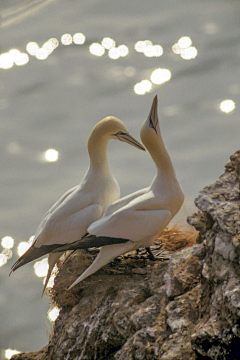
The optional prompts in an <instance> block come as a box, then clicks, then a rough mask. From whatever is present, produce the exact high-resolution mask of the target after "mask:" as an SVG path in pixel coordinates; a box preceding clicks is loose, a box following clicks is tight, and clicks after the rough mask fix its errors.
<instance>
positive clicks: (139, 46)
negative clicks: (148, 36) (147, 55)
mask: <svg viewBox="0 0 240 360" xmlns="http://www.w3.org/2000/svg"><path fill="white" fill-rule="evenodd" d="M149 45H152V42H151V41H150V40H144V41H142V40H140V41H137V42H136V44H135V45H134V49H135V50H136V51H137V52H143V51H144V49H145V47H146V46H149Z"/></svg>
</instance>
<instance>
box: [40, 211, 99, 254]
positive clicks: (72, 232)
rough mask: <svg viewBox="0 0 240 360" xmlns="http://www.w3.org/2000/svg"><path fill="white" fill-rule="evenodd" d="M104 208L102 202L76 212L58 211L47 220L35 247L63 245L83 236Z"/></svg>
mask: <svg viewBox="0 0 240 360" xmlns="http://www.w3.org/2000/svg"><path fill="white" fill-rule="evenodd" d="M102 213H103V209H102V206H101V205H100V204H91V205H88V206H86V207H85V208H84V209H82V210H79V211H76V212H74V213H69V214H68V213H67V211H64V213H63V214H61V213H59V212H58V213H56V214H53V216H52V217H50V218H49V220H48V221H47V222H46V224H45V226H44V228H43V229H42V232H41V234H40V235H39V237H38V238H37V239H36V242H35V247H38V248H39V247H41V246H43V245H45V246H46V245H50V246H51V245H55V244H59V245H63V244H66V243H71V242H73V241H76V240H78V239H79V238H81V237H82V236H83V235H84V234H85V233H86V232H87V228H88V226H89V225H90V224H91V223H92V222H94V221H96V220H98V219H100V217H101V216H102Z"/></svg>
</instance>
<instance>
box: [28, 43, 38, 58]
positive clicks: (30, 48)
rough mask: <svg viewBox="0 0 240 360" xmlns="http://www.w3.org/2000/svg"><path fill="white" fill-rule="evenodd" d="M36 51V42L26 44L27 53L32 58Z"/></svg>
mask: <svg viewBox="0 0 240 360" xmlns="http://www.w3.org/2000/svg"><path fill="white" fill-rule="evenodd" d="M38 49H39V46H38V44H37V43H36V42H34V41H31V42H29V43H28V44H27V46H26V50H27V52H28V53H29V54H30V55H32V56H35V55H36V53H37V51H38Z"/></svg>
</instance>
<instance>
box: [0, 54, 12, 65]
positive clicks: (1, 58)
mask: <svg viewBox="0 0 240 360" xmlns="http://www.w3.org/2000/svg"><path fill="white" fill-rule="evenodd" d="M13 65H14V62H13V59H12V57H11V55H10V54H9V53H3V54H2V55H0V68H2V69H11V67H13Z"/></svg>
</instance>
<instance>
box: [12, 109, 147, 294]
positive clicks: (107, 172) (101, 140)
mask: <svg viewBox="0 0 240 360" xmlns="http://www.w3.org/2000/svg"><path fill="white" fill-rule="evenodd" d="M110 139H115V140H120V141H123V142H126V143H128V144H131V145H133V146H135V147H137V148H138V149H141V150H145V148H144V147H143V146H142V145H141V144H140V143H139V142H138V141H137V140H136V139H134V138H133V137H132V136H131V135H130V134H129V133H128V131H127V129H126V126H125V125H124V124H123V122H122V121H121V120H119V119H117V118H116V117H113V116H109V117H106V118H104V119H103V120H101V121H99V122H98V123H97V124H96V125H95V127H94V128H93V130H92V132H91V134H90V137H89V139H88V154H89V158H90V166H89V169H88V171H87V173H86V174H85V176H84V178H83V180H82V182H81V183H80V184H79V185H77V186H75V187H73V188H72V189H70V190H68V191H67V192H66V193H65V194H64V195H63V196H62V197H61V198H60V199H59V200H58V201H57V202H56V203H55V204H54V205H53V206H52V207H51V208H50V210H48V212H47V213H46V214H45V216H44V218H43V220H42V221H41V223H40V225H39V227H38V229H37V231H36V234H35V237H34V242H33V244H32V246H31V247H30V248H29V249H28V250H27V251H26V252H25V253H24V254H23V255H22V256H21V257H20V258H19V259H18V260H17V261H16V262H15V264H14V265H13V266H12V271H15V270H17V269H18V268H19V267H21V266H22V265H25V264H27V263H29V262H30V261H33V260H35V259H37V258H39V257H41V256H43V255H45V254H48V253H50V254H49V257H48V263H49V269H48V273H47V277H46V281H45V286H44V289H43V293H44V290H45V288H46V286H47V283H48V281H49V278H50V275H51V272H52V270H53V267H54V265H55V264H56V263H57V261H58V259H59V258H60V256H61V255H62V254H63V253H57V254H53V253H51V252H52V250H53V249H55V248H57V247H59V246H60V245H62V244H66V243H71V242H73V241H76V240H77V239H79V238H81V237H82V236H83V235H84V234H86V232H87V228H88V227H89V225H90V224H91V223H92V222H94V221H96V220H98V219H100V218H101V216H102V215H103V213H104V211H105V210H106V209H107V207H108V206H109V205H110V204H111V203H113V202H114V201H115V200H117V199H119V197H120V189H119V185H118V183H117V181H116V179H115V177H114V176H113V174H112V171H111V169H110V165H109V162H108V158H107V145H108V142H109V140H110ZM12 271H11V272H12ZM10 274H11V273H10Z"/></svg>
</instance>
